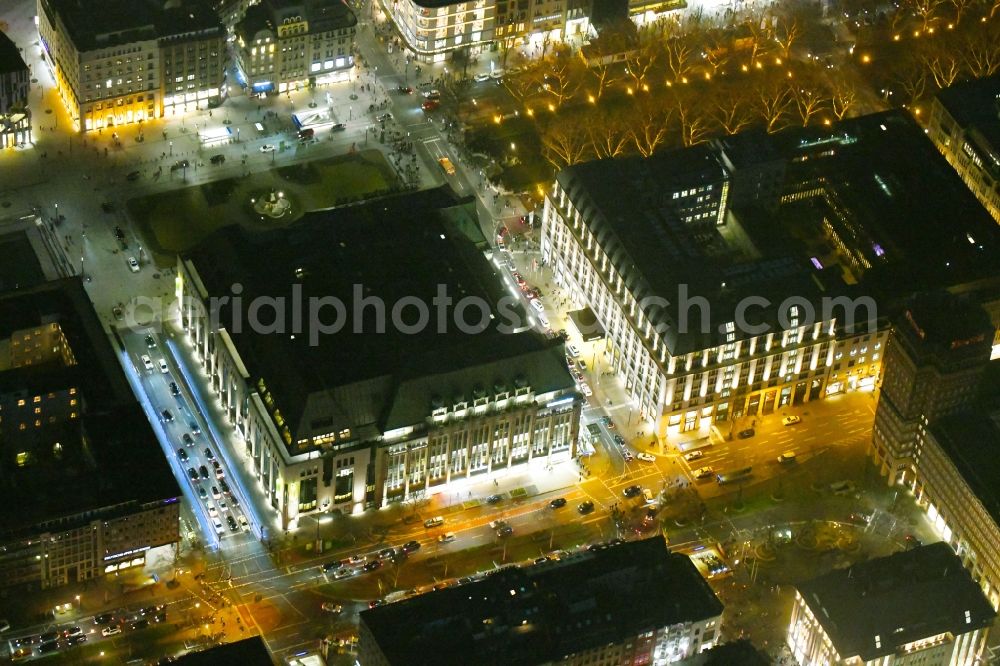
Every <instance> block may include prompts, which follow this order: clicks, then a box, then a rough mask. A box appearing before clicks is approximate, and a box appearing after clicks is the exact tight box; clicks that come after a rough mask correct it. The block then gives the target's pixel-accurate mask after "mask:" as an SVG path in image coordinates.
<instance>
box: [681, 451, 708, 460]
mask: <svg viewBox="0 0 1000 666" xmlns="http://www.w3.org/2000/svg"><path fill="white" fill-rule="evenodd" d="M704 457H705V452H704V451H691V452H690V453H685V454H684V460H687V461H688V462H691V461H692V460H699V459H701V458H704Z"/></svg>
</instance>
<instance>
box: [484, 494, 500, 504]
mask: <svg viewBox="0 0 1000 666" xmlns="http://www.w3.org/2000/svg"><path fill="white" fill-rule="evenodd" d="M502 500H503V495H490V496H489V497H487V498H486V503H487V504H496V503H497V502H500V501H502Z"/></svg>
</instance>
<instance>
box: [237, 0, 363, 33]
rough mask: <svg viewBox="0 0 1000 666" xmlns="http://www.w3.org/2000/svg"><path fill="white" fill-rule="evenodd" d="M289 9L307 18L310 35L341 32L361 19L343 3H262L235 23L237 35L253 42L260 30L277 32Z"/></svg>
mask: <svg viewBox="0 0 1000 666" xmlns="http://www.w3.org/2000/svg"><path fill="white" fill-rule="evenodd" d="M290 10H292V11H294V12H295V13H297V14H299V15H304V18H305V20H306V21H308V22H309V32H326V31H331V30H340V29H343V28H350V27H352V26H355V25H357V23H358V17H357V16H355V14H354V12H353V11H351V8H350V7H348V6H347V3H345V2H343V0H262V1H261V2H259V3H257V4H255V5H252V6H251V7H249V8H247V11H246V13H245V14H244V16H243V19H242V20H240V22H239V23H238V24H236V32H237V33H238V34H239V35H240V36H241V37H242V38H243V40H244V41H245V42H247V43H250V42H251V41H252V40H253V37H254V35H255V34H257V33H258V32H260V31H261V30H270V31H272V32H277V25H278V23H280V20H281V17H282V16H283V15H285V14H286V13H288V12H289V11H290Z"/></svg>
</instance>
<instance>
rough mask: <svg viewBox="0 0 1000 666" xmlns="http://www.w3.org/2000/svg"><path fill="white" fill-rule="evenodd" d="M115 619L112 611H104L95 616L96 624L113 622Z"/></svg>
mask: <svg viewBox="0 0 1000 666" xmlns="http://www.w3.org/2000/svg"><path fill="white" fill-rule="evenodd" d="M114 621H115V616H114V615H112V614H111V613H104V614H102V615H98V616H97V617H95V618H94V624H96V625H105V624H111V623H112V622H114Z"/></svg>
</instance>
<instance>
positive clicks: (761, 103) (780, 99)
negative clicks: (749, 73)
mask: <svg viewBox="0 0 1000 666" xmlns="http://www.w3.org/2000/svg"><path fill="white" fill-rule="evenodd" d="M754 101H755V103H754V109H755V110H756V112H757V115H759V116H760V118H761V120H763V121H764V124H765V126H766V127H767V131H768V132H769V133H770V132H774V131H776V130H779V129H781V126H782V124H783V122H784V120H785V116H786V115H787V113H788V110H789V107H790V106H791V105H792V93H791V91H790V90H789V89H788V86H786V85H781V84H772V85H769V86H761V87H760V88H759V89H758V91H757V98H756V99H755V100H754Z"/></svg>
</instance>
